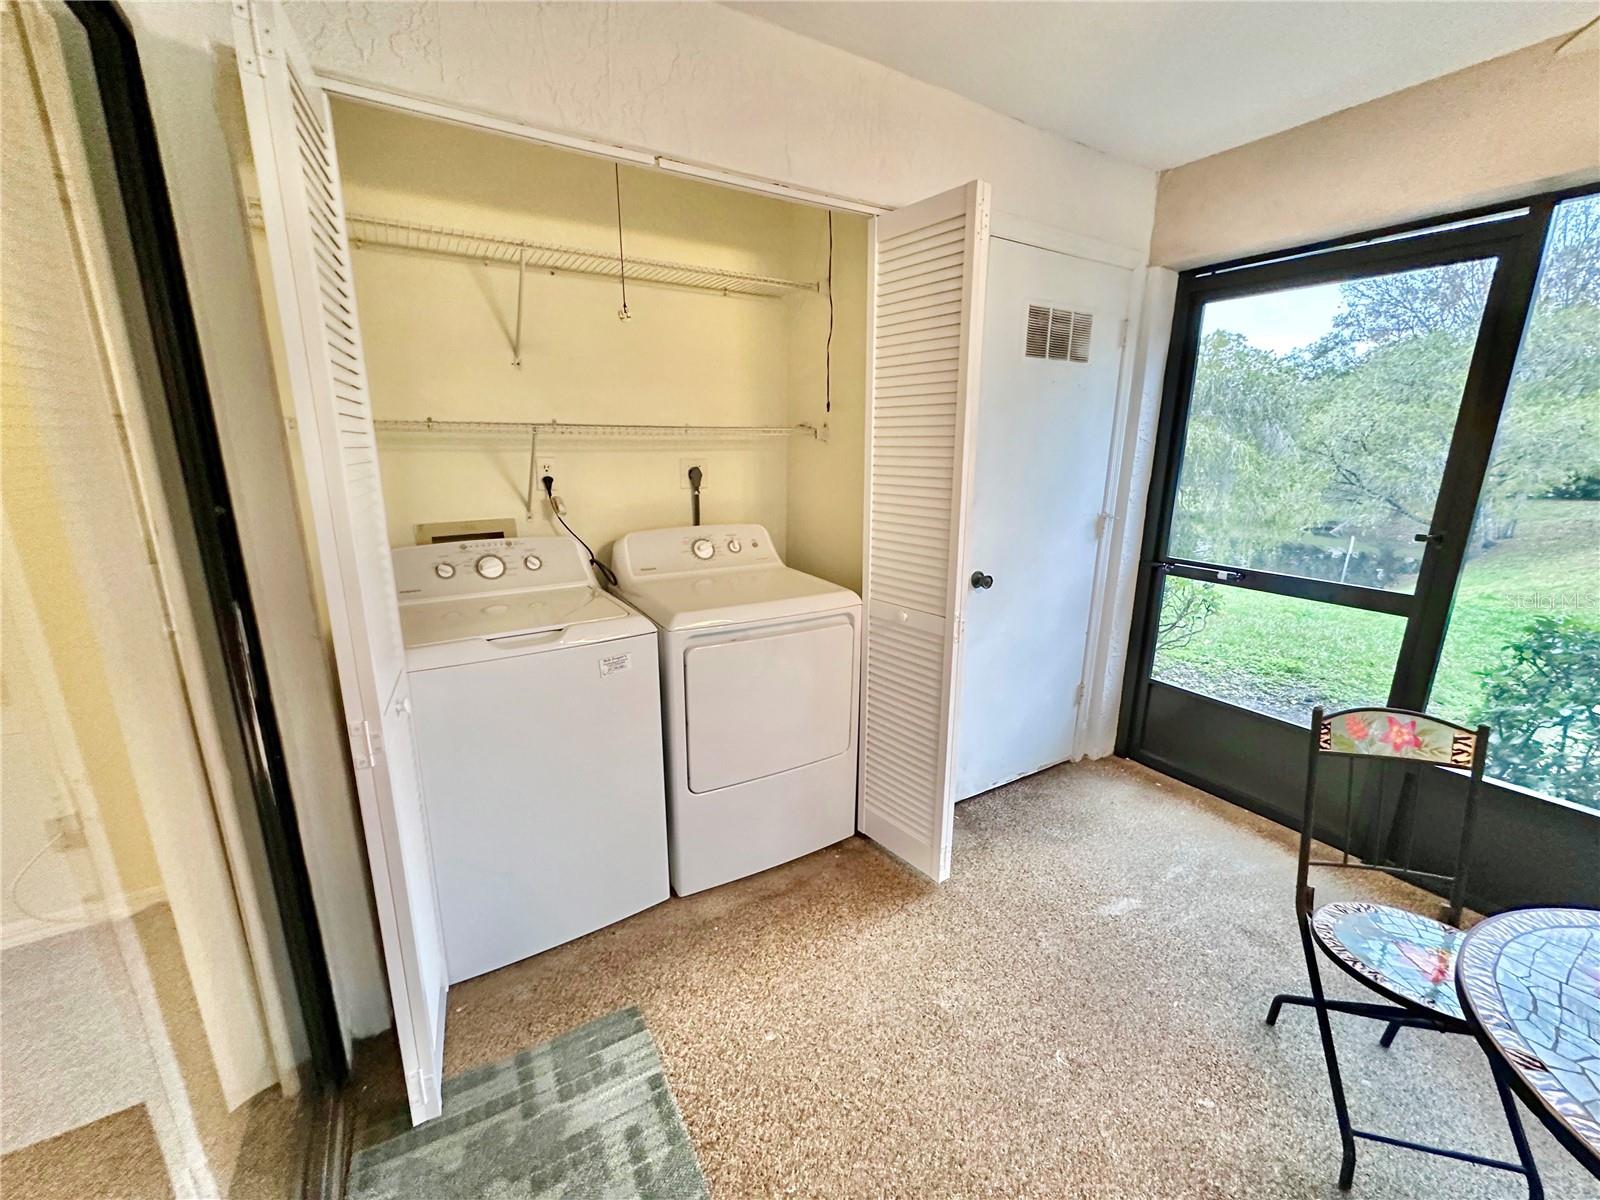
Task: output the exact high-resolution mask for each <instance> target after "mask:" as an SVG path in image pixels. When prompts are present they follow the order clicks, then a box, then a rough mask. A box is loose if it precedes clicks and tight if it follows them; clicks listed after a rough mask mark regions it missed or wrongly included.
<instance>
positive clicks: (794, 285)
mask: <svg viewBox="0 0 1600 1200" xmlns="http://www.w3.org/2000/svg"><path fill="white" fill-rule="evenodd" d="M248 206H249V211H250V223H251V224H252V225H253V226H255V227H256V228H258V229H259V228H261V225H262V217H261V201H260V200H257V199H255V198H253V197H252V198H251V199H250V201H249V202H248ZM345 228H346V233H347V236H348V237H349V239H350V244H351V246H353V247H355V248H357V249H362V248H366V247H374V248H378V249H385V250H401V251H408V252H410V253H413V254H429V255H437V256H440V257H445V258H457V259H467V260H470V261H472V262H486V263H500V264H503V265H505V266H512V267H514V266H516V265H517V264H518V263H521V264H522V265H523V267H524V268H525V269H533V270H547V271H558V272H565V273H568V274H575V275H600V276H605V277H607V278H611V279H615V278H617V277H618V276H620V275H621V274H622V268H621V263H620V262H619V260H618V258H617V256H616V255H615V254H608V253H605V252H603V251H596V250H583V249H579V248H577V247H574V246H560V245H555V244H553V243H550V242H540V241H535V240H532V239H524V238H512V237H503V236H501V235H498V234H489V233H473V232H471V231H470V230H465V229H451V228H449V227H447V226H443V225H424V224H418V223H416V222H412V221H402V220H398V219H396V218H393V217H378V216H372V215H370V214H365V213H346V214H345ZM627 265H628V282H629V283H655V284H662V285H665V286H668V287H681V288H693V289H695V290H697V291H706V292H716V293H719V294H721V295H727V296H768V297H771V296H782V295H785V294H787V293H789V292H815V291H818V290H819V285H818V284H817V283H815V282H810V283H807V282H803V281H800V280H795V279H780V278H778V277H777V276H774V275H755V274H751V273H749V272H745V271H729V270H723V269H721V268H718V267H705V266H698V265H696V264H693V263H680V262H671V261H668V260H667V259H660V258H636V257H634V256H633V255H629V256H628V258H627Z"/></svg>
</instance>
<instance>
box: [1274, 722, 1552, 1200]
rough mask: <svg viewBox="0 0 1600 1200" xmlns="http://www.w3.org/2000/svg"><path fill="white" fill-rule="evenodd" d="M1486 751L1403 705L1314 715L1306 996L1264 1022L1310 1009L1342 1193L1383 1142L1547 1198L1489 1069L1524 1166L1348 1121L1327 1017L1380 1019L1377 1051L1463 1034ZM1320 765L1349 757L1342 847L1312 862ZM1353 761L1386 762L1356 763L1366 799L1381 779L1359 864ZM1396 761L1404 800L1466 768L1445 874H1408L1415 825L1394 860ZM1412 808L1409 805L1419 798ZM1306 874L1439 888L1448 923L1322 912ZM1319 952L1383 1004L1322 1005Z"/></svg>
mask: <svg viewBox="0 0 1600 1200" xmlns="http://www.w3.org/2000/svg"><path fill="white" fill-rule="evenodd" d="M1488 745H1489V729H1488V727H1487V726H1479V727H1478V728H1477V729H1475V730H1473V729H1468V728H1466V727H1464V726H1461V725H1453V724H1451V723H1450V722H1448V721H1441V720H1439V719H1438V718H1437V717H1430V716H1428V715H1427V714H1426V713H1418V712H1410V711H1407V710H1405V709H1398V708H1359V709H1349V710H1346V711H1344V712H1336V713H1332V714H1328V715H1324V714H1323V711H1322V709H1320V708H1318V709H1317V710H1316V711H1315V712H1313V713H1312V714H1311V747H1310V754H1309V759H1310V761H1309V763H1308V767H1307V772H1306V803H1305V816H1304V820H1303V821H1302V823H1301V826H1300V865H1299V871H1298V874H1297V876H1296V880H1295V916H1296V918H1297V919H1298V922H1299V925H1300V940H1301V942H1302V943H1303V944H1304V947H1305V956H1306V972H1307V973H1308V974H1309V975H1310V977H1311V995H1309V996H1289V995H1279V996H1274V997H1273V998H1272V1006H1271V1008H1269V1009H1268V1010H1267V1024H1268V1025H1275V1024H1276V1023H1277V1020H1278V1013H1279V1011H1280V1010H1281V1009H1282V1008H1283V1006H1284V1005H1285V1004H1291V1005H1303V1006H1305V1007H1307V1008H1312V1009H1315V1010H1316V1014H1317V1026H1318V1028H1319V1029H1320V1031H1321V1034H1322V1053H1323V1057H1324V1058H1325V1059H1326V1060H1327V1063H1328V1082H1329V1084H1330V1085H1331V1086H1332V1089H1333V1111H1334V1114H1335V1115H1336V1116H1337V1117H1338V1120H1339V1139H1340V1142H1341V1144H1342V1146H1343V1151H1344V1159H1343V1162H1342V1163H1341V1165H1340V1167H1339V1187H1340V1188H1342V1189H1348V1188H1349V1187H1350V1184H1351V1182H1352V1181H1353V1180H1354V1178H1355V1170H1356V1139H1357V1138H1362V1139H1364V1140H1366V1141H1369V1142H1381V1143H1382V1144H1384V1145H1387V1146H1399V1147H1402V1148H1404V1149H1407V1150H1420V1151H1422V1152H1424V1153H1426V1154H1437V1155H1440V1156H1442V1157H1445V1158H1453V1159H1458V1160H1461V1161H1464V1162H1470V1163H1476V1164H1478V1165H1480V1166H1485V1167H1496V1168H1498V1169H1500V1170H1503V1171H1515V1172H1517V1173H1519V1174H1521V1175H1524V1176H1526V1177H1527V1180H1528V1196H1529V1200H1542V1197H1543V1196H1544V1186H1543V1184H1542V1183H1541V1182H1540V1180H1539V1171H1538V1168H1537V1167H1536V1166H1535V1164H1534V1161H1533V1155H1532V1153H1531V1152H1530V1151H1529V1149H1528V1139H1527V1137H1526V1136H1525V1135H1524V1134H1523V1131H1522V1122H1521V1120H1520V1119H1519V1117H1518V1115H1517V1108H1516V1101H1515V1100H1514V1099H1513V1098H1512V1095H1511V1092H1510V1091H1509V1090H1508V1088H1507V1087H1506V1084H1505V1081H1504V1080H1503V1079H1502V1078H1501V1077H1500V1075H1499V1073H1498V1072H1495V1073H1494V1080H1495V1086H1496V1088H1498V1089H1499V1092H1500V1103H1501V1104H1502V1105H1503V1106H1504V1107H1505V1113H1506V1123H1507V1124H1508V1125H1509V1126H1510V1127H1511V1140H1512V1142H1513V1143H1515V1145H1516V1149H1517V1156H1518V1158H1519V1159H1520V1163H1512V1162H1505V1161H1503V1160H1501V1159H1496V1158H1485V1157H1484V1156H1482V1155H1478V1154H1469V1153H1467V1152H1465V1151H1462V1150H1447V1149H1444V1148H1442V1147H1439V1146H1428V1145H1424V1144H1422V1143H1420V1142H1411V1141H1407V1140H1405V1139H1404V1138H1397V1137H1389V1136H1387V1135H1385V1134H1381V1133H1372V1132H1370V1131H1368V1130H1365V1129H1357V1128H1355V1127H1354V1126H1353V1125H1351V1123H1350V1109H1349V1105H1348V1104H1347V1103H1346V1101H1345V1094H1344V1083H1343V1081H1342V1079H1341V1078H1340V1075H1339V1058H1338V1055H1337V1053H1336V1052H1335V1050H1334V1045H1333V1027H1332V1024H1331V1023H1330V1021H1329V1020H1328V1014H1329V1013H1330V1012H1337V1013H1348V1014H1350V1015H1352V1016H1358V1017H1368V1018H1370V1019H1372V1020H1376V1021H1383V1022H1385V1023H1386V1025H1387V1028H1386V1029H1385V1030H1384V1032H1383V1037H1382V1039H1381V1044H1382V1045H1383V1046H1384V1047H1385V1048H1387V1047H1388V1046H1389V1045H1390V1044H1391V1043H1393V1041H1394V1038H1395V1035H1396V1034H1397V1033H1399V1032H1400V1030H1401V1029H1402V1028H1405V1027H1407V1026H1411V1027H1414V1028H1419V1029H1433V1030H1437V1031H1439V1032H1441V1033H1464V1034H1469V1035H1470V1034H1471V1032H1472V1031H1471V1029H1470V1027H1469V1026H1468V1025H1467V1022H1466V1019H1465V1017H1464V1016H1463V1015H1462V1012H1461V1001H1460V1000H1459V999H1458V998H1457V996H1456V989H1455V962H1456V950H1457V947H1458V946H1459V945H1460V942H1461V937H1462V933H1461V930H1460V928H1459V923H1460V920H1461V901H1462V896H1463V894H1464V893H1465V890H1466V881H1467V861H1468V855H1469V853H1470V852H1471V847H1472V828H1473V820H1474V816H1475V808H1476V804H1477V799H1478V789H1479V786H1480V785H1481V783H1482V781H1483V765H1484V758H1485V755H1486V754H1487V751H1488ZM1326 758H1343V759H1345V760H1346V778H1345V803H1344V850H1343V852H1342V856H1341V857H1340V858H1336V859H1331V860H1319V859H1313V858H1312V857H1311V842H1312V837H1313V832H1314V830H1315V817H1316V809H1317V776H1318V768H1319V766H1320V765H1321V763H1322V760H1323V759H1326ZM1358 760H1389V761H1388V762H1387V763H1386V762H1383V761H1377V762H1372V761H1366V762H1363V764H1362V766H1363V771H1362V773H1363V775H1364V776H1367V778H1364V780H1363V787H1362V792H1363V794H1365V795H1369V796H1370V795H1371V794H1372V791H1373V787H1372V784H1373V780H1372V779H1371V778H1370V776H1371V775H1373V774H1376V775H1377V776H1378V778H1377V780H1376V784H1377V787H1376V793H1377V794H1376V810H1377V812H1376V820H1374V821H1373V822H1372V823H1371V825H1370V826H1369V833H1370V836H1369V838H1368V843H1367V844H1368V845H1369V846H1371V847H1374V848H1375V849H1374V852H1373V853H1370V854H1368V856H1367V859H1366V861H1361V862H1352V861H1351V856H1350V846H1351V836H1352V834H1353V832H1354V812H1355V809H1356V785H1355V775H1356V765H1357V762H1358ZM1396 760H1398V761H1396ZM1392 766H1398V767H1399V769H1400V772H1401V776H1402V779H1401V788H1400V793H1401V797H1403V796H1404V794H1405V792H1406V790H1408V789H1409V790H1411V792H1412V793H1413V796H1415V790H1416V785H1417V782H1418V780H1419V778H1420V777H1421V773H1422V772H1424V771H1432V770H1438V771H1447V770H1450V769H1451V768H1457V769H1464V770H1467V771H1469V772H1470V780H1469V782H1468V785H1467V795H1466V801H1465V803H1464V804H1463V805H1462V811H1461V834H1460V839H1459V841H1458V842H1457V844H1456V853H1455V861H1454V864H1453V866H1452V872H1453V873H1452V874H1448V875H1446V874H1440V873H1438V872H1433V871H1420V870H1414V869H1412V867H1411V849H1412V840H1413V839H1412V833H1413V832H1414V831H1415V826H1416V822H1415V819H1412V820H1411V821H1410V822H1409V827H1408V829H1407V830H1406V832H1405V834H1404V841H1405V843H1406V845H1405V849H1404V853H1403V854H1402V855H1400V856H1399V857H1400V858H1401V860H1402V861H1400V862H1394V861H1392V859H1393V858H1394V857H1395V855H1394V852H1395V851H1396V850H1397V849H1398V847H1397V845H1396V843H1397V842H1398V841H1399V840H1401V838H1400V832H1401V831H1400V830H1399V829H1398V828H1396V827H1395V826H1397V825H1398V824H1399V820H1400V814H1401V811H1402V809H1403V808H1404V806H1403V805H1402V804H1401V802H1400V797H1397V799H1396V802H1395V804H1394V815H1393V817H1392V818H1391V825H1390V826H1389V827H1387V828H1386V826H1385V822H1384V810H1385V807H1386V801H1385V795H1384V788H1383V783H1384V779H1383V774H1384V769H1385V768H1386V767H1392ZM1336 779H1337V776H1335V780H1336ZM1412 807H1413V808H1414V807H1415V802H1413V806H1412ZM1312 867H1334V868H1343V869H1346V870H1356V871H1362V870H1365V871H1385V872H1387V873H1389V874H1391V875H1395V876H1398V877H1400V878H1401V879H1405V880H1408V881H1411V882H1414V883H1418V884H1421V885H1424V886H1427V887H1429V888H1430V889H1432V890H1435V891H1440V890H1447V892H1448V895H1449V897H1450V898H1449V900H1448V901H1447V902H1446V903H1445V905H1444V914H1443V915H1444V920H1443V921H1436V920H1433V919H1432V918H1430V917H1425V916H1422V915H1420V914H1417V913H1413V912H1410V911H1408V910H1406V909H1402V908H1391V907H1389V906H1387V905H1380V904H1364V903H1345V902H1338V903H1333V904H1325V905H1323V906H1322V907H1321V908H1318V907H1317V906H1316V891H1315V889H1314V888H1312V887H1311V885H1310V884H1309V883H1308V882H1307V877H1308V875H1309V874H1310V870H1311V868H1312ZM1318 950H1320V951H1321V952H1322V954H1323V955H1325V956H1326V957H1327V958H1329V959H1330V960H1332V961H1333V962H1335V963H1337V964H1338V965H1339V966H1340V967H1341V968H1342V969H1343V970H1344V971H1345V973H1346V974H1348V975H1350V976H1351V977H1352V978H1353V979H1356V980H1358V981H1360V982H1361V983H1363V984H1365V985H1366V986H1367V987H1368V988H1370V989H1371V990H1372V991H1374V992H1376V993H1377V994H1378V995H1379V996H1381V997H1382V998H1383V999H1384V1000H1385V1001H1386V1003H1382V1004H1372V1003H1354V1002H1350V1001H1346V1000H1330V999H1328V998H1327V996H1326V995H1324V993H1323V988H1322V976H1321V975H1320V974H1319V973H1318V968H1317V957H1318V956H1317V951H1318ZM1491 1067H1492V1064H1491Z"/></svg>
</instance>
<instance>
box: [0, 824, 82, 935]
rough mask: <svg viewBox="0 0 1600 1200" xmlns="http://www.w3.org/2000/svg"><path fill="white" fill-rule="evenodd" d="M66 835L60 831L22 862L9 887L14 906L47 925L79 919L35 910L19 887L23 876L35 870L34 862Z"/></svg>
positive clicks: (26, 915)
mask: <svg viewBox="0 0 1600 1200" xmlns="http://www.w3.org/2000/svg"><path fill="white" fill-rule="evenodd" d="M66 837H67V835H66V834H65V833H58V834H56V835H55V837H53V838H51V839H50V840H49V841H48V842H46V843H45V844H44V845H42V846H40V847H39V849H38V850H37V851H35V852H34V855H33V857H32V858H30V859H29V860H28V861H27V862H25V863H23V864H22V870H20V871H18V872H17V873H16V875H14V876H13V877H12V879H11V887H10V888H9V889H8V893H9V895H10V896H11V903H12V905H13V906H15V908H16V909H17V911H18V912H20V913H21V914H22V915H23V916H25V917H30V918H32V919H33V920H35V921H39V922H42V923H43V924H46V925H76V924H77V919H76V918H68V919H65V920H63V919H62V918H61V917H52V916H50V915H48V914H46V913H40V912H34V911H33V909H31V908H29V907H28V906H27V905H26V904H24V903H23V902H22V895H21V892H20V891H19V889H20V888H21V887H22V879H23V877H24V876H25V875H27V873H28V872H29V871H31V870H33V866H34V864H35V863H37V862H38V861H39V860H40V859H41V858H43V857H44V856H45V855H46V854H48V853H49V852H50V851H52V850H54V849H55V848H56V846H58V845H59V844H60V843H61V842H63V841H65V840H66Z"/></svg>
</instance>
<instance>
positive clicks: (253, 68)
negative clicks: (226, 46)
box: [233, 0, 267, 75]
mask: <svg viewBox="0 0 1600 1200" xmlns="http://www.w3.org/2000/svg"><path fill="white" fill-rule="evenodd" d="M260 22H261V14H260V13H259V12H258V11H257V10H256V9H255V7H254V6H253V5H251V4H250V3H249V0H234V3H233V29H234V42H235V47H236V48H235V52H236V53H237V54H238V56H239V65H240V66H241V67H242V68H244V69H245V70H247V71H249V72H250V73H251V74H253V75H265V74H266V73H267V68H266V64H265V63H263V62H262V61H261V60H262V58H263V47H262V44H261V24H260Z"/></svg>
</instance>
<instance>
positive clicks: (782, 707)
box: [612, 525, 861, 896]
mask: <svg viewBox="0 0 1600 1200" xmlns="http://www.w3.org/2000/svg"><path fill="white" fill-rule="evenodd" d="M612 558H613V563H612V565H613V567H614V569H615V570H616V573H617V580H618V582H617V588H618V590H619V591H620V592H621V593H622V595H623V597H624V598H625V599H627V600H628V602H629V603H631V604H633V605H634V606H635V607H636V608H638V609H639V611H640V612H642V613H644V614H645V615H646V616H647V617H649V618H650V619H651V620H652V621H654V622H655V623H656V625H657V626H658V627H659V628H660V629H661V631H662V636H661V682H662V695H663V697H664V700H665V705H666V742H667V807H668V830H669V844H670V848H671V856H670V857H671V862H672V890H673V891H674V892H676V893H677V894H678V895H680V896H687V895H689V894H690V893H692V892H698V891H701V890H703V889H705V888H709V887H715V886H716V885H717V884H720V883H727V882H728V881H729V880H731V879H739V878H741V877H742V876H745V875H752V874H754V873H755V872H757V871H764V870H766V869H767V868H768V867H773V866H777V865H778V864H779V863H783V862H788V861H789V860H790V859H793V858H799V857H800V856H801V855H804V854H810V853H811V852H812V851H813V850H820V849H821V848H822V847H824V846H828V845H832V844H833V843H834V842H838V841H842V840H843V839H845V838H847V837H849V836H850V835H851V834H853V833H854V832H855V828H856V736H857V726H858V720H857V717H858V713H859V709H860V701H859V688H858V680H859V672H860V644H861V633H860V629H861V599H860V597H858V596H857V595H856V594H855V593H854V592H852V591H849V590H848V589H846V588H842V587H838V586H836V585H834V584H831V583H828V582H826V581H825V580H822V579H817V578H815V577H814V576H811V575H805V574H802V573H801V572H799V571H795V570H791V569H790V568H788V567H786V566H784V565H783V561H782V560H781V559H780V558H779V557H778V554H777V551H776V550H775V549H774V548H773V545H772V539H771V538H770V537H769V536H768V535H767V531H766V530H765V529H763V528H762V527H761V526H760V525H696V526H690V527H687V528H682V529H654V530H648V531H645V532H641V533H630V534H628V535H626V536H625V537H623V538H621V539H620V540H618V542H617V544H616V547H615V549H614V551H613V555H612Z"/></svg>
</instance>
